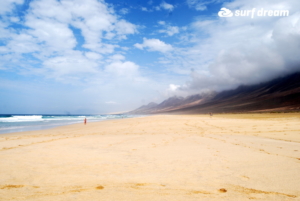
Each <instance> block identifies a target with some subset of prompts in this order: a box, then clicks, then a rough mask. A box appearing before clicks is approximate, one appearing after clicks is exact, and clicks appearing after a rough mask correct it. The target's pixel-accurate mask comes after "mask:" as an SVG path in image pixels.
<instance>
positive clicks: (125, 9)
mask: <svg viewBox="0 0 300 201" xmlns="http://www.w3.org/2000/svg"><path fill="white" fill-rule="evenodd" d="M120 13H121V14H122V15H126V14H128V13H129V9H128V8H122V9H121V10H120Z"/></svg>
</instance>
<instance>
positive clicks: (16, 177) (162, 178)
mask: <svg viewBox="0 0 300 201" xmlns="http://www.w3.org/2000/svg"><path fill="white" fill-rule="evenodd" d="M0 159H1V164H0V200H3V201H8V200H38V201H46V200H47V201H48V200H49V201H50V200H51V201H52V200H55V201H60V200H61V201H68V200H70V201H71V200H72V201H74V200H88V201H97V200H105V201H116V200H122V201H123V200H128V201H136V200H143V201H148V200H149V201H162V200H166V201H171V200H172V201H177V200H178V201H179V200H180V201H182V200H300V114H299V113H290V114H227V115H225V114H224V115H214V116H213V117H209V115H172V116H171V115H158V116H148V117H140V118H132V119H121V120H110V121H103V122H94V123H89V122H88V124H87V125H84V124H83V123H82V124H75V125H69V126H62V127H58V128H54V129H49V130H41V131H30V132H22V133H13V134H2V135H0Z"/></svg>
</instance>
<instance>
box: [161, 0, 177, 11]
mask: <svg viewBox="0 0 300 201" xmlns="http://www.w3.org/2000/svg"><path fill="white" fill-rule="evenodd" d="M160 7H161V8H163V9H165V10H169V11H172V10H173V9H174V6H173V5H172V4H168V3H166V2H165V1H163V2H162V3H161V4H160Z"/></svg>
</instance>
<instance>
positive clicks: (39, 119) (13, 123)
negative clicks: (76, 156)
mask: <svg viewBox="0 0 300 201" xmlns="http://www.w3.org/2000/svg"><path fill="white" fill-rule="evenodd" d="M130 117H134V116H133V115H124V114H116V115H34V114H30V115H17V114H2V115H1V114H0V134H3V133H12V132H22V131H30V130H41V129H47V128H53V127H57V126H63V125H69V124H76V123H83V121H84V119H85V118H86V119H87V122H95V121H104V120H108V119H121V118H130Z"/></svg>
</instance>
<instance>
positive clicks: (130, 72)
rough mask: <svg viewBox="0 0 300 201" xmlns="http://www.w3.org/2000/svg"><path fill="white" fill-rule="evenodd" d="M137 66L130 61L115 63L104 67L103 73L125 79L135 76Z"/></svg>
mask: <svg viewBox="0 0 300 201" xmlns="http://www.w3.org/2000/svg"><path fill="white" fill-rule="evenodd" d="M138 69H139V66H138V65H136V64H135V63H133V62H131V61H125V62H121V61H115V62H113V63H111V64H109V65H107V66H106V67H105V71H106V72H108V73H112V74H114V75H117V76H120V77H123V78H126V77H132V76H137V74H138Z"/></svg>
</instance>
